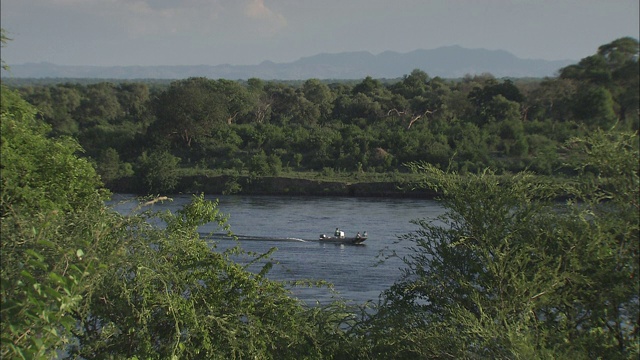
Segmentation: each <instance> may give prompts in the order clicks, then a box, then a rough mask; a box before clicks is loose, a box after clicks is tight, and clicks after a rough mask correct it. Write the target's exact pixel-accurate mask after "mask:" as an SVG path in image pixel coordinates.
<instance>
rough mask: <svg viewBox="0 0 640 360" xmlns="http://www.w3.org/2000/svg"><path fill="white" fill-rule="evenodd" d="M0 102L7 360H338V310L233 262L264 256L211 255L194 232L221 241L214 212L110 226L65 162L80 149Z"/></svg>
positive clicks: (111, 220) (77, 162)
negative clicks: (311, 304)
mask: <svg viewBox="0 0 640 360" xmlns="http://www.w3.org/2000/svg"><path fill="white" fill-rule="evenodd" d="M1 94H2V102H1V107H0V115H1V123H0V124H1V125H2V129H1V130H2V132H1V134H2V139H1V140H2V142H1V146H2V149H1V150H2V152H1V153H0V155H1V156H2V166H3V171H2V173H1V174H0V175H1V180H2V189H3V191H2V194H1V197H0V216H1V218H2V221H1V222H0V226H1V230H2V231H0V237H1V238H0V240H1V241H0V246H1V247H2V248H1V250H2V262H1V267H2V272H1V283H0V284H1V286H2V292H1V294H2V295H1V296H2V297H1V300H0V301H1V305H2V306H1V308H0V315H2V316H1V317H0V319H1V320H0V321H1V322H0V330H1V335H2V338H1V341H2V347H1V350H0V354H1V355H2V357H3V358H5V357H6V358H51V357H57V358H77V357H81V358H85V359H88V358H144V359H147V358H158V359H169V358H181V359H200V358H206V359H210V358H224V359H228V358H260V359H272V358H282V359H297V358H300V357H304V358H309V359H322V358H332V357H333V356H334V354H336V353H338V351H340V350H341V349H340V348H339V344H341V343H344V339H345V338H346V336H345V333H344V331H343V330H341V329H344V321H345V320H344V319H345V316H347V315H344V314H345V312H346V310H345V309H346V307H345V306H344V303H341V302H336V303H334V304H333V305H332V306H333V307H332V308H326V309H325V308H323V307H318V308H307V307H306V306H305V305H304V304H303V303H301V302H300V301H299V300H297V299H296V298H294V297H292V296H291V293H290V290H288V289H287V288H286V287H285V285H284V284H282V283H278V282H274V281H270V280H268V279H267V277H266V274H267V273H268V271H269V269H270V267H271V263H270V262H269V261H267V262H266V263H265V265H264V267H263V268H262V269H261V271H259V272H258V273H251V272H249V271H247V270H246V266H245V265H243V264H241V263H239V262H235V261H234V260H233V259H238V258H239V257H242V258H243V260H246V261H247V262H248V263H254V262H256V261H258V260H261V259H266V260H268V259H269V254H268V253H267V254H263V255H262V256H260V257H256V256H254V255H251V254H246V253H243V252H242V251H241V250H240V249H239V248H233V249H230V250H227V251H224V252H220V251H216V249H215V242H214V240H213V239H211V238H209V237H208V236H207V237H206V238H203V237H202V235H201V234H200V233H199V232H198V229H199V228H200V227H201V226H202V225H204V224H209V223H214V224H217V225H218V228H219V229H220V230H223V231H225V232H228V231H229V228H228V226H227V224H226V218H227V217H226V216H225V215H224V214H221V213H220V212H219V211H218V209H217V206H216V203H215V202H210V201H205V200H204V196H194V198H193V201H192V202H191V203H190V204H189V205H187V206H185V207H183V208H182V209H181V210H179V211H177V212H174V213H156V212H153V211H152V210H148V209H149V208H148V207H149V206H152V205H153V204H154V203H156V202H158V201H165V200H168V199H167V198H166V197H159V198H156V199H152V200H149V201H146V202H143V203H141V205H140V207H139V208H137V209H136V210H134V212H133V213H131V214H129V215H127V216H122V215H119V214H117V213H116V212H115V211H112V210H111V209H108V208H106V207H105V205H104V201H105V200H106V197H105V195H106V192H104V191H102V190H101V189H100V187H99V183H100V181H99V178H98V176H97V175H96V173H95V171H94V170H93V168H92V167H91V165H90V164H89V162H87V161H86V160H83V159H79V158H77V157H76V156H75V155H74V153H75V152H76V151H78V150H79V147H78V145H77V143H75V142H73V141H71V140H69V139H53V138H49V137H47V134H48V131H49V128H48V127H47V126H46V125H44V124H42V123H40V122H38V120H37V119H36V118H35V114H36V110H35V109H34V108H33V107H31V106H30V105H28V104H27V103H26V102H24V101H23V100H22V99H20V97H19V96H18V95H17V94H16V93H14V92H11V91H8V90H7V89H6V88H5V87H4V86H3V87H2V92H1ZM160 155H162V154H160ZM160 155H158V156H160ZM155 157H156V155H153V154H152V155H150V158H151V160H154V158H155ZM229 235H232V234H231V233H229ZM307 285H310V283H307ZM325 310H326V311H325Z"/></svg>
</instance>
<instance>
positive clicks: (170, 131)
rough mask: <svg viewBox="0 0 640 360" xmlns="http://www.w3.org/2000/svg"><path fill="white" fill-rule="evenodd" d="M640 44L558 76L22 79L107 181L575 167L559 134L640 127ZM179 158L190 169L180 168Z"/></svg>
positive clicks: (610, 48)
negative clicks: (411, 166) (422, 164)
mask: <svg viewBox="0 0 640 360" xmlns="http://www.w3.org/2000/svg"><path fill="white" fill-rule="evenodd" d="M637 49H638V42H637V40H635V39H631V38H622V39H618V40H615V41H613V42H611V43H609V44H606V45H603V46H601V47H600V48H599V49H598V52H597V53H596V54H595V55H593V56H589V57H587V58H585V59H583V60H581V61H580V62H579V63H578V64H575V65H570V66H568V67H566V68H563V69H560V70H559V75H558V77H556V78H547V79H495V78H494V77H492V76H491V75H490V74H487V75H481V76H467V77H465V78H463V79H455V80H446V79H441V78H437V77H436V78H431V77H429V75H428V74H427V73H426V72H424V71H422V70H418V69H416V70H414V71H413V72H411V74H408V75H406V76H404V77H403V78H402V79H395V80H385V81H381V80H376V79H372V78H370V77H367V78H365V79H362V80H359V81H350V82H346V81H345V82H329V81H321V80H318V79H309V80H306V81H300V82H274V81H269V82H265V81H262V80H260V79H255V78H254V79H250V80H248V81H246V82H241V81H231V80H224V79H220V80H211V79H206V78H189V79H184V80H176V81H174V82H171V83H162V82H144V81H140V82H124V83H111V82H98V83H85V84H79V83H72V82H63V83H57V84H48V85H24V84H23V85H21V86H19V87H17V89H18V91H19V93H20V94H21V95H22V97H23V98H24V99H25V100H27V101H28V102H29V103H31V104H32V105H34V106H35V107H36V108H37V109H38V110H39V112H38V114H39V115H38V116H39V117H41V118H42V119H43V120H44V121H45V122H46V123H48V124H50V125H51V127H52V134H54V135H67V136H71V137H73V138H76V139H77V140H78V141H79V143H80V145H81V146H82V148H83V149H84V151H85V153H84V154H83V156H86V157H88V158H90V159H91V161H92V162H94V163H95V165H96V168H97V171H98V173H99V174H100V176H101V177H102V179H103V181H104V182H105V183H106V185H107V187H112V185H113V184H115V183H117V182H118V180H119V179H123V178H126V179H127V180H128V181H127V182H128V183H130V184H131V186H132V187H134V190H135V191H136V192H138V193H159V192H170V191H172V190H173V188H174V187H175V185H176V183H177V178H178V177H179V176H180V175H181V174H185V173H190V174H197V173H209V174H222V173H225V174H232V175H243V174H245V175H246V174H252V175H253V176H282V175H286V174H291V173H300V172H310V171H314V172H319V173H321V174H324V175H326V176H327V177H330V176H331V175H332V174H336V173H338V174H340V173H365V174H366V173H398V172H399V173H405V172H407V170H408V169H407V168H406V167H405V164H407V163H409V162H414V161H426V162H429V163H431V164H434V165H436V166H437V167H439V168H442V169H444V168H449V169H451V170H453V171H457V172H460V173H468V172H471V173H476V172H477V171H479V170H483V169H485V168H487V167H490V168H492V169H494V170H495V171H496V172H497V173H513V172H518V171H522V170H525V169H526V170H528V171H532V172H534V173H537V174H541V175H560V174H567V173H572V172H573V170H572V169H569V168H566V167H565V166H564V163H565V161H564V160H565V159H564V154H563V150H562V144H563V143H564V142H566V141H567V140H568V139H570V138H571V137H573V136H579V135H584V134H586V133H588V132H590V131H592V130H594V129H611V128H616V129H617V130H629V131H635V130H637V129H638V126H639V122H638V103H639V95H638V88H639V86H640V84H639V81H638V66H637V56H638V54H637ZM185 169H190V171H189V172H185Z"/></svg>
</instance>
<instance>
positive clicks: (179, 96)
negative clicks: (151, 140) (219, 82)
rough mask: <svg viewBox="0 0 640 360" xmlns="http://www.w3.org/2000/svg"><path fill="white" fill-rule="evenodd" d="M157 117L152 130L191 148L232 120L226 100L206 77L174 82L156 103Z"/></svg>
mask: <svg viewBox="0 0 640 360" xmlns="http://www.w3.org/2000/svg"><path fill="white" fill-rule="evenodd" d="M155 114H156V121H155V122H154V123H153V124H152V125H151V129H150V131H151V132H153V133H155V134H157V135H158V136H160V137H163V138H168V139H172V140H177V139H179V140H181V141H182V142H183V143H184V144H185V145H187V147H191V143H192V141H194V139H195V140H197V139H199V138H201V137H206V136H207V135H208V134H209V133H210V132H211V130H212V129H213V127H215V126H216V125H220V124H225V123H226V122H227V119H228V118H229V113H228V111H227V109H226V105H225V103H224V99H223V98H222V97H221V96H219V94H218V93H217V91H216V89H215V88H214V84H213V82H212V81H211V80H208V79H205V78H190V79H186V80H180V81H175V82H173V83H171V85H170V86H169V89H167V90H166V91H165V92H163V93H161V94H160V96H158V99H157V100H156V101H155Z"/></svg>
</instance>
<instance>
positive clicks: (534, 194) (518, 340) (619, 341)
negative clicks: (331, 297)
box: [361, 132, 640, 359]
mask: <svg viewBox="0 0 640 360" xmlns="http://www.w3.org/2000/svg"><path fill="white" fill-rule="evenodd" d="M570 145H571V148H573V149H574V150H576V151H577V152H578V154H577V155H579V156H578V157H577V158H576V160H577V162H576V166H578V167H579V169H581V171H587V172H592V173H595V176H588V175H587V174H585V175H582V177H581V179H583V180H584V181H583V182H579V183H576V185H575V186H569V187H562V188H560V187H556V186H553V185H550V184H548V183H544V182H539V181H536V180H535V178H532V177H531V176H530V175H528V174H518V175H516V176H513V177H497V176H495V175H494V174H493V173H491V172H489V171H486V172H484V173H481V174H479V175H467V176H460V175H456V174H447V173H445V172H443V171H441V170H438V169H436V168H434V167H433V166H430V165H428V164H414V165H413V166H414V168H415V169H416V170H420V171H424V174H425V178H424V183H423V185H422V186H426V187H429V188H432V189H436V190H438V191H440V194H442V197H443V204H444V205H445V207H446V208H447V209H448V212H447V213H446V214H445V215H444V216H442V217H440V218H438V219H416V221H415V223H416V225H418V230H416V231H415V232H414V233H411V234H407V235H405V236H403V237H402V239H403V240H404V241H410V243H411V244H412V246H411V247H410V249H411V250H412V251H411V254H410V255H409V256H408V257H407V258H406V263H407V268H406V271H405V276H404V277H403V279H402V280H401V281H398V282H397V283H396V284H394V285H393V286H392V287H391V288H390V289H389V290H388V291H386V292H385V293H384V296H383V298H384V302H383V304H382V306H381V307H380V308H379V311H378V313H377V314H376V315H374V316H373V317H372V318H371V319H370V321H369V322H366V323H364V324H366V325H364V326H363V327H362V329H361V331H363V332H364V333H366V334H370V335H371V336H370V338H369V339H367V340H369V341H370V344H371V346H372V349H373V350H372V351H374V352H375V353H377V354H379V355H380V356H382V357H387V358H475V357H482V358H486V357H490V358H585V359H586V358H608V359H617V358H620V359H626V358H635V357H637V356H638V353H639V351H640V343H639V338H638V328H639V326H640V324H638V322H637V319H638V316H639V310H638V306H637V302H638V292H639V291H640V286H639V283H638V281H637V279H638V275H639V273H638V264H639V260H640V259H639V254H640V252H639V249H638V246H639V244H640V241H639V226H638V221H639V220H638V218H639V215H640V212H639V207H638V205H639V203H638V193H637V189H638V186H639V182H638V162H637V159H638V148H637V146H638V138H637V134H615V133H603V132H597V133H595V134H594V135H592V136H589V137H587V138H583V139H577V140H575V141H572V142H571V143H570ZM567 194H569V195H570V196H571V198H572V199H575V200H571V201H569V202H567V203H566V204H561V203H558V202H556V198H557V196H560V195H567ZM604 201H606V202H604Z"/></svg>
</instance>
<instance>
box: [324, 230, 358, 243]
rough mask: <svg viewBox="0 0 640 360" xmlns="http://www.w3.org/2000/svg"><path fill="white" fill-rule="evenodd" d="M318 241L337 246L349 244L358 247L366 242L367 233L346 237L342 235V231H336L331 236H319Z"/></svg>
mask: <svg viewBox="0 0 640 360" xmlns="http://www.w3.org/2000/svg"><path fill="white" fill-rule="evenodd" d="M318 240H319V241H323V242H331V243H337V244H351V245H359V244H362V243H363V242H364V241H365V240H367V233H366V232H364V234H362V235H361V234H360V233H358V234H356V236H352V237H348V236H345V235H344V231H340V230H337V229H336V232H335V233H334V234H333V236H327V235H325V234H322V235H320V239H318Z"/></svg>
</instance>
